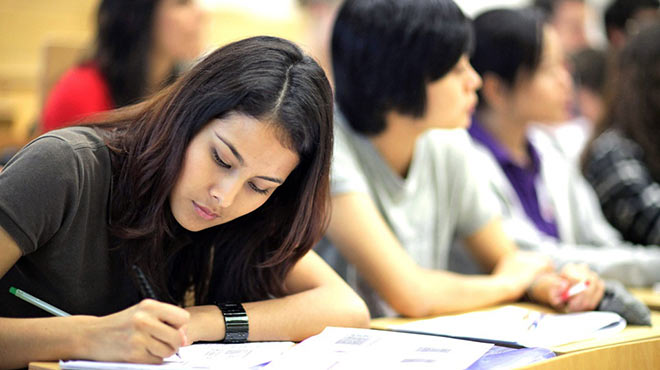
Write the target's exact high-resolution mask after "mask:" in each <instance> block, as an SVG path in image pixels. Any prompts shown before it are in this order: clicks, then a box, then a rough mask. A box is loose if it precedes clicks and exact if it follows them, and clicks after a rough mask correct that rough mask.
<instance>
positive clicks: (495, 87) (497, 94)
mask: <svg viewBox="0 0 660 370" xmlns="http://www.w3.org/2000/svg"><path fill="white" fill-rule="evenodd" d="M481 78H482V80H483V85H482V86H481V98H482V99H483V101H484V103H486V105H487V106H488V107H490V108H491V109H494V110H500V109H501V108H503V107H504V105H505V104H506V101H507V99H508V96H509V87H508V86H507V85H506V83H505V82H504V81H503V80H502V79H501V78H500V77H499V76H497V75H496V74H494V73H490V72H487V73H485V74H484V75H483V76H481Z"/></svg>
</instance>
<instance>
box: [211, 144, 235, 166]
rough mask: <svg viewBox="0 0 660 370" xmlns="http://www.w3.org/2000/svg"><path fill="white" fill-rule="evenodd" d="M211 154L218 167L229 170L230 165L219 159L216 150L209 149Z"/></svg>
mask: <svg viewBox="0 0 660 370" xmlns="http://www.w3.org/2000/svg"><path fill="white" fill-rule="evenodd" d="M211 152H212V153H213V160H214V161H215V162H216V163H217V164H218V165H220V167H223V168H227V169H229V168H231V165H230V164H229V163H227V162H225V161H223V160H222V158H220V155H219V154H218V151H217V150H216V149H211Z"/></svg>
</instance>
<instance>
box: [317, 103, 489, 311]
mask: <svg viewBox="0 0 660 370" xmlns="http://www.w3.org/2000/svg"><path fill="white" fill-rule="evenodd" d="M336 116H337V119H336V120H335V130H334V132H335V139H334V140H335V142H334V153H333V162H332V170H331V189H332V195H333V196H337V195H340V194H344V193H363V194H366V195H368V196H369V197H370V198H371V200H373V202H374V204H375V205H376V207H377V208H378V209H379V210H380V213H381V215H382V216H383V218H384V219H385V221H386V222H387V224H388V225H389V227H390V228H391V229H392V231H393V232H394V234H395V235H396V237H397V238H398V240H399V242H400V243H401V245H402V246H403V248H404V249H405V250H406V251H407V252H408V254H409V255H410V256H411V257H412V258H413V260H415V262H416V263H417V264H419V265H420V266H421V267H424V268H432V269H448V266H449V251H450V247H451V246H452V244H453V243H454V241H455V240H457V239H459V240H460V239H463V238H464V237H466V236H469V235H471V234H472V233H474V232H475V231H477V230H478V229H480V228H481V227H482V226H484V225H485V224H486V223H488V222H489V221H491V220H493V219H495V218H496V217H498V213H497V204H496V203H495V200H494V199H493V198H492V194H491V193H490V191H489V190H488V188H487V186H488V182H487V181H486V180H485V179H481V178H480V176H479V174H480V171H479V167H478V163H476V162H474V161H473V160H472V154H473V152H472V151H473V147H472V145H471V141H470V138H469V136H468V135H467V133H466V132H465V130H461V129H457V130H432V131H429V132H427V133H425V134H424V135H423V136H421V137H420V138H419V139H418V140H417V142H416V144H415V150H414V154H413V159H412V162H411V164H410V167H409V170H408V175H407V177H406V178H401V177H400V176H399V175H398V174H396V173H394V172H393V171H392V169H391V168H390V167H389V165H388V164H387V163H386V162H385V161H384V160H383V158H382V157H381V156H380V154H379V153H378V151H377V150H376V148H375V147H374V146H373V145H372V144H371V142H370V141H369V139H368V138H366V137H364V136H362V135H360V134H357V133H355V132H354V131H353V130H352V129H351V128H350V127H349V126H348V124H346V123H345V122H344V120H343V117H342V116H341V114H337V115H336ZM374 248H377V246H374ZM317 251H318V252H319V253H320V254H321V255H322V256H323V257H324V258H325V259H326V261H328V262H329V263H330V265H332V266H333V267H334V268H335V269H336V270H337V271H338V272H339V273H340V275H342V276H343V277H344V278H345V279H346V280H347V281H348V283H349V284H350V285H351V286H353V288H355V289H356V290H357V291H358V293H360V295H361V296H362V297H363V298H364V299H365V301H366V302H367V305H368V306H369V309H370V311H371V314H372V316H374V317H378V316H391V315H394V314H395V312H394V311H393V310H392V308H391V307H389V306H388V305H387V304H385V302H384V301H383V300H382V299H381V298H380V297H378V296H377V294H376V293H375V292H374V291H373V290H372V289H371V288H369V287H368V286H367V283H366V281H364V280H363V279H361V278H360V277H359V276H358V275H357V273H356V271H355V268H354V267H353V266H350V265H348V264H347V263H346V262H345V261H344V260H343V259H342V258H341V256H339V254H338V252H337V251H336V249H334V248H333V247H332V245H331V244H330V242H329V240H327V239H324V240H323V241H322V242H321V243H320V244H319V246H317Z"/></svg>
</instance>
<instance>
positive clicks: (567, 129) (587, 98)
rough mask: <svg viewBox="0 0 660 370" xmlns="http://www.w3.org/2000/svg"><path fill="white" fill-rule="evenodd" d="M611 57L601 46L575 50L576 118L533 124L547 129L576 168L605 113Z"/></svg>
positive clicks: (573, 59)
mask: <svg viewBox="0 0 660 370" xmlns="http://www.w3.org/2000/svg"><path fill="white" fill-rule="evenodd" d="M607 59H608V58H607V53H606V52H605V51H603V50H598V49H591V48H587V49H583V50H579V51H577V52H576V53H574V54H573V55H572V56H571V57H570V60H571V63H569V65H570V66H572V75H573V80H574V81H575V85H574V91H573V99H574V101H573V104H572V109H571V111H572V113H573V114H574V117H572V118H571V119H569V120H568V121H565V122H562V123H557V122H552V123H551V124H543V123H538V122H536V123H537V124H535V125H534V127H533V129H535V130H536V129H540V130H544V131H545V132H546V133H547V134H548V138H549V139H552V140H553V142H554V144H555V146H556V147H557V148H558V149H559V150H560V151H561V152H562V153H563V154H564V155H565V156H566V158H567V159H568V160H569V161H570V162H571V164H572V165H573V166H576V167H579V164H580V161H581V157H582V153H583V152H584V148H585V146H586V145H587V143H588V142H589V140H590V138H591V136H592V135H593V132H594V131H595V127H596V125H597V124H598V122H600V120H601V117H602V115H603V109H604V104H605V102H604V99H605V98H604V97H605V89H606V86H605V85H606V79H607V74H608V73H607V69H608V68H607V64H608V62H607Z"/></svg>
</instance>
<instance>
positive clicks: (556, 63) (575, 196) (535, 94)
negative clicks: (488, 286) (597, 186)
mask: <svg viewBox="0 0 660 370" xmlns="http://www.w3.org/2000/svg"><path fill="white" fill-rule="evenodd" d="M474 27H475V33H476V47H475V51H474V54H473V56H472V59H471V60H472V63H473V65H474V68H475V69H476V70H477V72H479V73H480V74H481V76H482V78H483V81H484V82H483V88H482V89H481V98H482V99H481V101H480V105H479V107H478V109H477V112H476V114H475V118H474V120H473V123H472V126H471V127H470V129H469V132H470V135H471V136H472V138H473V139H474V142H475V143H476V145H477V147H478V150H479V161H480V162H481V163H482V164H483V166H484V171H485V174H486V176H487V178H488V179H489V182H490V189H491V192H492V193H493V194H494V195H495V196H496V197H497V198H498V199H499V203H500V206H501V210H502V213H503V215H504V217H505V221H506V222H505V225H506V227H505V228H506V230H507V232H508V233H509V235H511V236H513V237H514V240H515V241H516V242H517V244H518V245H519V246H521V247H524V248H529V249H531V250H538V251H541V252H543V253H545V254H547V255H549V256H551V257H552V258H553V259H554V260H555V262H556V263H557V264H558V265H562V264H564V263H567V262H578V263H587V264H588V265H589V266H590V267H591V268H592V269H594V270H595V271H596V272H598V273H599V274H600V275H601V276H603V277H610V278H615V279H618V280H620V281H621V282H623V283H624V284H630V285H648V284H651V283H653V282H656V281H660V249H659V248H658V247H652V248H649V249H646V250H645V249H644V248H642V247H634V246H631V245H626V244H625V243H624V242H623V241H622V240H621V237H620V236H619V234H618V233H617V232H616V230H614V229H613V228H612V227H611V226H610V225H609V224H608V223H607V221H605V219H604V217H603V215H602V212H601V210H600V207H599V206H598V204H597V201H596V199H595V196H594V194H593V191H592V189H590V187H589V185H588V184H586V182H585V180H584V178H582V177H581V176H580V175H579V173H578V171H577V168H575V166H572V165H571V164H570V162H568V160H567V159H566V157H564V156H563V155H562V154H561V153H560V152H559V151H558V150H557V149H556V147H555V146H554V145H552V144H551V140H550V139H548V137H547V136H546V134H545V133H544V132H542V131H530V130H528V127H529V124H530V122H548V123H550V122H561V121H562V120H565V119H566V117H567V115H568V110H569V106H570V105H569V99H570V92H571V77H570V75H569V73H568V71H567V70H566V68H565V64H564V59H563V54H562V51H561V47H560V45H559V42H558V39H557V35H556V33H555V31H554V29H552V28H551V27H549V26H546V25H544V24H543V22H542V21H541V18H540V17H539V16H538V13H535V12H533V11H530V10H509V9H495V10H492V11H488V12H486V13H484V14H482V15H480V16H478V17H477V18H476V19H475V21H474Z"/></svg>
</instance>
